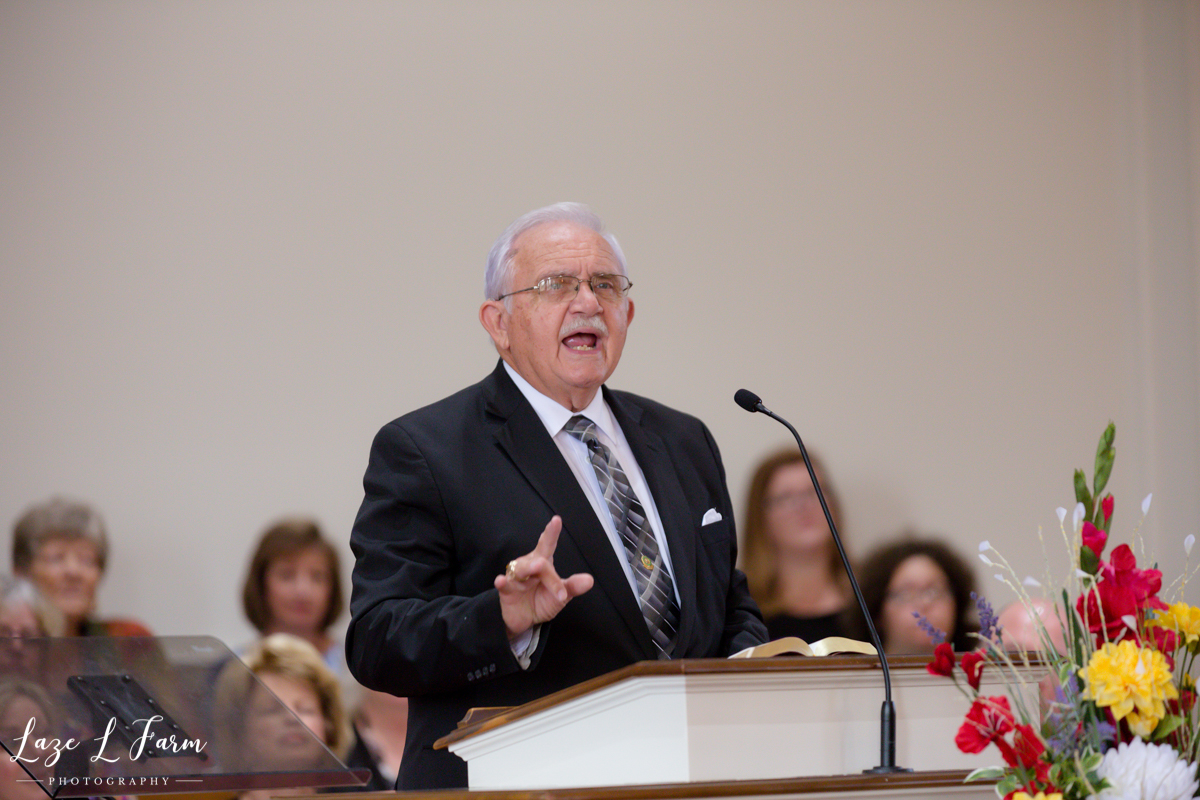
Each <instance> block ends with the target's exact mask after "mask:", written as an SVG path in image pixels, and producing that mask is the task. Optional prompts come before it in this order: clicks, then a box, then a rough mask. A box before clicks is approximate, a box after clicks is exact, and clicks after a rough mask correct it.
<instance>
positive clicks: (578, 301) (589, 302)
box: [571, 281, 601, 314]
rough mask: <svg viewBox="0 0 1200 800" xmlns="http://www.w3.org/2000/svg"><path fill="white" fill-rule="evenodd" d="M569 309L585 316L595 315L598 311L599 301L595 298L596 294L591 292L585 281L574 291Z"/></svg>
mask: <svg viewBox="0 0 1200 800" xmlns="http://www.w3.org/2000/svg"><path fill="white" fill-rule="evenodd" d="M571 307H572V308H574V309H576V310H579V311H582V312H583V313H585V314H595V313H597V312H598V311H600V309H601V305H600V300H599V299H598V298H597V297H596V293H595V292H593V291H592V285H591V284H590V283H588V282H587V281H580V282H579V288H578V289H577V290H575V297H574V298H573V299H572V300H571Z"/></svg>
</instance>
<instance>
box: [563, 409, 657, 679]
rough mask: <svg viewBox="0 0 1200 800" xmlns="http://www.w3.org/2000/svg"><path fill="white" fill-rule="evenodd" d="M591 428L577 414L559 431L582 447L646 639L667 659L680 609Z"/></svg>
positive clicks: (642, 518) (630, 496)
mask: <svg viewBox="0 0 1200 800" xmlns="http://www.w3.org/2000/svg"><path fill="white" fill-rule="evenodd" d="M595 428H596V425H595V423H594V422H592V421H591V420H590V419H588V418H587V417H584V416H580V415H578V414H576V415H575V416H573V417H571V419H569V420H568V421H567V424H566V425H565V426H563V430H565V431H566V432H567V433H569V434H571V435H572V436H574V437H575V438H576V439H578V440H579V441H581V442H583V443H584V444H585V445H587V449H588V455H589V457H590V460H591V462H592V469H594V470H595V471H596V479H597V480H598V481H599V482H600V490H601V492H602V493H603V494H604V500H605V502H606V503H608V510H609V512H610V513H611V514H612V520H613V524H614V525H616V527H617V533H618V535H620V537H621V541H622V542H624V543H625V555H626V557H627V558H628V559H629V566H630V567H631V568H632V569H633V577H634V581H635V582H636V584H637V595H638V605H639V606H641V608H642V616H643V617H645V618H646V627H648V628H649V629H650V638H651V639H653V640H654V646H655V647H657V648H658V657H659V658H660V659H666V658H670V657H671V654H672V653H673V652H674V651H675V632H676V630H677V629H678V628H679V604H678V603H677V602H675V589H674V587H673V585H672V582H671V573H670V572H669V571H668V570H667V565H666V564H665V563H663V559H662V552H661V551H660V550H659V549H658V540H657V539H656V538H655V536H654V531H653V529H651V527H650V521H649V520H647V519H646V511H645V509H644V508H643V507H642V504H641V503H640V502H638V499H637V496H636V495H635V494H634V493H633V488H632V487H631V486H630V485H629V479H628V478H627V477H626V475H625V470H623V469H621V465H620V463H618V461H617V459H616V458H614V457H613V454H612V451H610V450H609V449H608V448H607V447H605V446H604V444H603V443H602V442H601V441H600V440H599V439H597V438H596V430H595Z"/></svg>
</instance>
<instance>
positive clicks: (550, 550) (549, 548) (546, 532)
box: [532, 514, 562, 559]
mask: <svg viewBox="0 0 1200 800" xmlns="http://www.w3.org/2000/svg"><path fill="white" fill-rule="evenodd" d="M561 532H562V517H560V516H558V515H557V514H555V515H554V516H553V517H551V518H550V521H549V522H547V523H546V527H545V528H544V529H543V530H542V535H541V536H539V537H538V542H537V546H536V547H534V548H533V553H532V555H538V556H542V557H543V558H547V559H553V558H554V550H555V549H556V548H557V547H558V534H559V533H561Z"/></svg>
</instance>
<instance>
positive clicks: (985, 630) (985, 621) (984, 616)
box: [971, 592, 1001, 642]
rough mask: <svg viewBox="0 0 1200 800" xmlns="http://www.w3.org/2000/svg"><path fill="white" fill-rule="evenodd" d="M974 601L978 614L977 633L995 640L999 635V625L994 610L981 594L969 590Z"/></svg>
mask: <svg viewBox="0 0 1200 800" xmlns="http://www.w3.org/2000/svg"><path fill="white" fill-rule="evenodd" d="M971 599H972V600H974V601H975V611H976V612H977V613H978V614H979V635H980V636H981V637H983V638H984V639H989V640H991V641H993V642H994V641H996V637H998V636H999V635H1000V630H1001V629H1000V626H999V625H997V624H996V611H995V609H993V608H992V604H991V603H989V602H988V601H987V598H986V597H984V596H983V595H980V594H976V593H975V592H971Z"/></svg>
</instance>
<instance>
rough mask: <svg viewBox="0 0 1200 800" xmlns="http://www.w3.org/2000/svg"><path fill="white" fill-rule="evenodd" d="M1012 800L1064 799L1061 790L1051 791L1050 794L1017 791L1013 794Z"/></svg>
mask: <svg viewBox="0 0 1200 800" xmlns="http://www.w3.org/2000/svg"><path fill="white" fill-rule="evenodd" d="M1012 800H1062V794H1060V793H1059V792H1051V793H1050V794H1046V793H1045V792H1038V793H1037V794H1030V793H1029V792H1017V793H1016V794H1014V795H1013V796H1012Z"/></svg>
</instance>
